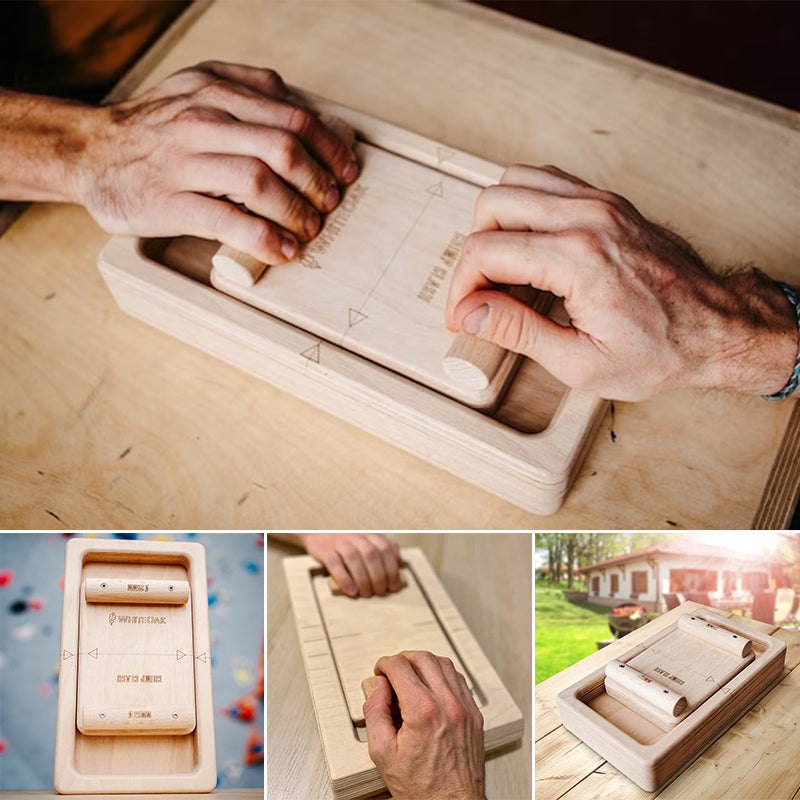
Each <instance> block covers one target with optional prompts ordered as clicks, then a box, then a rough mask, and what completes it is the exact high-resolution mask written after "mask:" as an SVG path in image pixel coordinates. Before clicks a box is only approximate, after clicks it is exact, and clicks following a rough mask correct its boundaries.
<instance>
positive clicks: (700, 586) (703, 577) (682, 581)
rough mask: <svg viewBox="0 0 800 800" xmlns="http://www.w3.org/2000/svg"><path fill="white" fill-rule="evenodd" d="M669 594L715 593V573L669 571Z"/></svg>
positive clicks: (683, 570) (707, 570) (689, 570)
mask: <svg viewBox="0 0 800 800" xmlns="http://www.w3.org/2000/svg"><path fill="white" fill-rule="evenodd" d="M669 590H670V591H671V592H683V593H685V592H716V591H717V572H716V570H713V569H671V570H670V571H669Z"/></svg>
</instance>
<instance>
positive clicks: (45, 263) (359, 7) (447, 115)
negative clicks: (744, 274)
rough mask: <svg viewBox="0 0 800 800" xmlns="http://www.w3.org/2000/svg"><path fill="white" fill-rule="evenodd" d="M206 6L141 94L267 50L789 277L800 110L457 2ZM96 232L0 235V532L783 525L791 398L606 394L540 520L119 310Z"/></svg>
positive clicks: (41, 214)
mask: <svg viewBox="0 0 800 800" xmlns="http://www.w3.org/2000/svg"><path fill="white" fill-rule="evenodd" d="M199 10H200V11H202V13H195V14H194V16H195V19H194V20H193V22H192V24H191V25H189V26H188V27H186V29H178V30H177V32H176V31H173V32H172V33H171V34H170V35H169V36H168V39H167V40H166V41H167V44H169V45H170V46H171V49H168V48H163V47H162V48H161V49H159V50H158V51H157V52H156V55H155V56H153V57H150V58H148V59H145V62H144V64H143V66H141V67H140V68H139V69H138V70H137V71H135V72H134V73H133V74H132V75H131V76H130V77H129V79H128V80H126V81H125V82H124V84H123V85H124V87H126V89H130V88H131V87H134V86H136V85H137V84H138V83H140V82H141V84H142V85H145V86H149V85H152V84H153V83H155V82H156V81H157V80H159V79H161V78H163V77H165V76H166V75H168V74H170V73H172V72H173V71H175V70H177V69H179V68H181V67H184V66H187V65H190V64H193V63H196V62H198V61H200V60H203V59H209V58H218V59H227V60H232V61H239V62H248V63H252V64H259V65H265V66H271V67H274V68H276V69H277V70H279V71H280V72H281V73H282V74H283V75H284V77H285V78H286V80H287V81H288V82H290V83H292V84H294V85H297V86H300V87H303V88H305V89H308V90H311V91H313V92H315V93H317V94H321V95H323V96H327V97H329V98H331V99H334V100H337V101H339V102H343V103H345V104H348V105H350V106H353V107H355V108H357V109H359V110H363V111H366V112H368V113H370V114H372V115H373V116H376V117H380V118H383V119H386V120H388V121H390V122H392V123H395V124H398V125H401V126H403V127H406V128H408V129H410V130H413V131H415V132H418V133H420V134H423V135H424V136H427V137H431V138H433V139H436V140H441V141H444V142H447V143H449V144H452V145H454V146H456V147H458V148H461V149H463V150H465V151H467V152H471V153H474V154H476V155H479V156H481V157H483V158H486V159H488V160H491V161H494V162H496V163H501V164H511V163H514V162H525V163H532V164H546V163H554V164H558V165H560V166H561V167H563V168H564V169H567V170H569V171H572V172H574V173H576V174H578V175H581V176H582V177H584V178H585V179H587V180H589V181H592V182H594V183H596V184H598V185H602V186H605V187H610V188H613V189H614V190H615V191H617V192H619V193H621V194H624V195H626V196H627V197H629V198H630V199H631V200H632V201H633V202H634V203H636V204H637V205H638V206H639V208H640V209H641V210H642V211H643V212H644V213H645V214H646V215H648V216H650V217H653V218H655V219H657V220H661V221H669V222H670V224H671V225H672V226H673V227H674V228H675V229H677V230H678V231H681V232H682V233H684V234H685V235H687V236H688V237H689V238H690V239H691V241H692V242H693V243H694V244H695V245H696V246H697V247H698V248H699V249H700V251H701V252H703V253H704V254H706V255H707V256H708V257H709V258H710V259H711V260H712V261H713V262H714V263H717V264H720V265H729V264H737V263H741V262H743V261H752V262H754V263H756V264H758V265H760V266H762V267H763V268H765V269H766V270H767V271H769V272H770V273H771V274H772V275H774V276H775V277H780V278H784V279H788V280H797V279H799V278H800V260H798V257H797V254H798V252H800V247H799V246H798V245H799V244H800V181H798V178H797V176H798V174H800V114H797V113H794V112H790V111H787V110H784V109H781V108H778V107H776V106H773V105H769V104H766V103H763V102H760V101H756V100H753V99H750V98H747V97H744V96H742V95H739V94H736V93H734V92H731V91H727V90H723V89H719V88H716V87H713V86H711V85H708V84H705V83H702V82H700V81H697V80H694V79H690V78H687V77H685V76H681V75H679V74H676V73H673V72H670V71H668V70H666V69H663V68H658V67H655V66H651V65H648V64H646V63H644V62H642V61H639V60H635V59H632V58H630V57H627V56H623V55H620V54H617V53H614V52H611V51H608V50H605V49H603V48H600V47H597V46H594V45H592V44H589V43H585V42H581V41H578V40H575V39H572V38H570V37H568V36H565V35H562V34H559V33H556V32H553V31H549V30H546V29H543V28H541V27H538V26H535V25H532V24H530V23H526V22H524V21H520V20H517V19H514V18H511V17H507V16H504V15H501V14H498V13H496V12H494V11H491V10H488V9H484V8H481V7H477V6H474V5H471V4H468V3H460V2H455V3H451V2H435V1H431V2H417V1H414V2H403V3H388V2H363V1H362V0H337V2H328V0H305V2H290V1H289V0H285V1H284V0H262V1H259V0H236V2H233V1H232V0H218V2H215V3H212V4H210V5H208V7H207V8H206V7H201V8H200V9H199ZM165 50H166V54H165ZM106 239H107V237H106V235H105V234H104V233H103V232H102V231H101V230H100V229H99V228H98V227H97V225H96V224H95V223H94V222H93V221H92V220H91V219H90V217H89V216H88V214H87V213H86V212H85V211H84V210H82V209H80V208H77V207H74V206H56V205H48V204H37V205H34V206H32V207H31V208H30V209H29V210H28V211H26V212H25V213H24V214H23V215H22V217H21V218H20V219H18V220H17V222H16V223H14V224H13V225H12V227H11V228H10V229H9V230H8V231H7V232H6V233H5V235H4V236H3V237H2V238H0V270H2V283H1V284H0V309H2V314H0V342H2V346H0V372H1V373H2V379H0V409H2V410H1V411H0V414H2V422H1V423H0V527H5V528H36V529H42V528H60V527H63V528H73V529H74V528H78V529H81V528H83V529H85V528H106V529H115V528H120V529H125V528H131V529H143V528H221V529H228V528H258V529H261V528H264V527H267V528H269V527H272V528H296V529H306V528H308V529H316V528H398V529H403V528H433V529H462V528H483V529H531V528H542V527H547V528H558V529H581V528H617V527H619V528H630V529H644V528H673V527H674V528H706V527H709V528H735V529H738V528H747V527H749V526H750V524H751V521H752V520H753V519H754V515H756V513H757V512H758V513H759V518H758V519H759V524H763V525H765V526H766V525H778V526H780V527H785V524H786V523H785V519H786V514H787V513H789V509H790V508H791V506H792V504H793V502H794V499H795V497H796V487H797V481H798V473H800V458H798V457H797V452H798V450H799V449H800V437H798V436H797V435H796V433H793V434H791V435H790V436H789V438H788V440H787V441H788V444H787V447H788V449H787V450H786V451H785V453H784V461H783V462H782V465H781V466H780V467H779V468H778V469H777V470H776V472H775V474H774V475H773V477H772V479H771V481H770V487H771V488H770V491H769V492H768V495H767V498H766V501H765V503H766V505H765V506H761V507H760V502H761V498H762V493H763V491H764V488H765V485H766V484H767V482H768V478H769V475H770V468H771V466H772V465H773V463H774V462H775V460H776V456H777V454H778V452H779V447H780V443H781V439H782V437H783V434H784V431H785V430H787V426H788V425H789V422H790V416H791V414H792V410H793V407H794V405H795V404H794V403H793V402H792V401H789V402H785V403H777V404H776V403H765V402H763V401H761V400H759V399H757V398H752V397H740V396H736V395H735V394H723V393H714V392H678V393H674V394H670V395H665V396H663V397H660V398H658V399H654V400H651V401H648V402H644V403H638V404H630V403H616V404H614V406H613V409H612V410H611V411H610V412H609V414H608V415H607V417H606V418H605V420H604V422H603V423H602V425H601V429H600V431H599V434H598V436H597V439H596V440H595V443H594V445H593V446H592V447H591V449H590V451H589V454H588V457H587V459H586V462H585V464H584V466H583V468H582V470H581V471H580V473H579V475H578V477H577V480H576V484H575V486H574V488H573V490H572V492H571V493H570V494H569V495H568V497H567V500H566V503H565V505H564V506H563V507H562V509H561V510H560V511H559V512H558V513H557V514H555V515H553V516H550V517H537V516H534V515H532V514H530V513H527V512H525V511H523V510H521V509H520V508H518V507H516V506H513V505H511V504H509V503H507V502H506V501H504V500H501V499H499V498H497V497H495V496H494V495H491V494H489V493H487V492H485V491H483V490H480V489H477V488H474V487H473V486H471V485H470V484H468V483H466V482H464V481H462V480H460V479H458V478H455V477H453V476H451V475H450V474H448V473H446V472H445V471H443V470H442V469H439V468H437V467H434V466H431V465H430V464H428V463H426V462H424V461H422V460H420V459H419V458H416V457H413V456H411V455H409V454H407V453H405V452H403V451H401V450H400V449H398V448H396V447H394V446H390V445H388V444H385V443H384V442H382V441H381V440H379V439H377V438H375V437H374V436H371V435H369V434H367V433H365V432H363V431H361V430H359V429H358V428H356V427H354V426H352V425H350V424H347V423H344V422H341V421H339V420H337V419H335V418H334V417H332V416H330V415H328V414H326V413H323V412H321V411H319V410H317V409H315V408H312V407H311V406H309V405H307V404H306V403H304V402H301V401H299V400H297V399H295V398H293V397H292V396H290V395H288V394H285V393H282V392H280V391H278V390H276V389H274V388H272V387H271V386H269V385H266V384H264V383H262V382H260V381H258V380H256V379H255V378H252V377H250V376H249V375H246V374H244V373H242V372H240V371H238V370H237V369H235V368H232V367H230V366H228V365H226V364H224V363H221V362H219V361H217V360H215V359H213V358H211V357H209V356H207V355H204V354H203V353H201V352H199V351H197V350H195V349H193V348H192V347H190V346H187V345H186V344H182V343H180V342H178V341H176V340H175V339H173V338H171V337H170V336H168V335H166V334H164V333H161V332H159V331H157V330H153V329H150V328H149V327H147V326H146V325H144V324H142V323H140V322H138V321H136V320H134V319H131V318H129V317H127V316H126V315H125V314H124V313H122V312H121V311H120V310H119V308H118V307H117V306H116V304H115V302H114V301H113V299H112V297H111V295H110V294H109V292H108V291H107V289H106V287H105V286H104V284H103V281H102V280H101V278H100V275H99V274H98V271H97V268H96V266H95V260H96V257H97V253H98V252H99V250H100V249H101V247H102V246H103V244H104V243H105V241H106ZM798 420H800V414H797V413H796V414H795V424H796V423H797V422H798ZM792 430H793V431H796V428H794V427H793V428H792ZM786 453H788V455H786Z"/></svg>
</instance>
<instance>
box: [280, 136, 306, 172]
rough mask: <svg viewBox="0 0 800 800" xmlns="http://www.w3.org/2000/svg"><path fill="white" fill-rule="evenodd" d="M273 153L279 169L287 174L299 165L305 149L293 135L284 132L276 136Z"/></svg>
mask: <svg viewBox="0 0 800 800" xmlns="http://www.w3.org/2000/svg"><path fill="white" fill-rule="evenodd" d="M275 153H276V159H277V162H278V163H279V164H280V165H281V168H282V169H283V170H284V171H287V172H289V171H292V170H294V169H295V168H296V167H297V165H298V164H300V163H301V161H302V158H303V155H305V148H304V147H303V145H302V144H301V142H300V140H299V139H298V138H297V136H295V134H294V133H292V132H291V131H288V130H284V131H280V132H278V134H277V137H276V141H275Z"/></svg>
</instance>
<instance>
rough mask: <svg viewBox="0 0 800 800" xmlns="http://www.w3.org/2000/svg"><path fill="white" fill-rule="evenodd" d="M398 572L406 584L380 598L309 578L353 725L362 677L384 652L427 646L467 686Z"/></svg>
mask: <svg viewBox="0 0 800 800" xmlns="http://www.w3.org/2000/svg"><path fill="white" fill-rule="evenodd" d="M400 571H401V574H402V575H403V578H404V580H405V582H406V586H405V587H404V588H402V589H400V590H399V591H397V592H390V593H388V594H386V595H384V596H383V597H377V596H375V597H368V598H365V597H348V596H347V595H345V594H340V595H334V594H333V592H332V591H331V587H330V584H329V582H328V581H327V580H326V579H325V577H324V576H323V575H315V576H314V579H313V583H314V594H315V595H316V598H317V603H318V604H319V610H320V614H321V616H322V620H323V623H324V625H325V631H326V634H327V636H328V641H329V642H330V646H331V652H332V653H333V658H334V660H335V661H336V669H337V671H338V673H339V678H340V680H341V682H342V688H343V690H344V693H345V697H346V699H347V706H348V709H349V711H350V719H352V720H353V722H354V723H356V724H357V725H362V724H364V714H363V713H362V711H361V707H362V705H363V703H364V694H363V692H362V691H361V681H362V680H363V679H364V678H365V677H367V676H368V675H372V674H373V667H374V666H375V662H376V661H377V660H378V659H379V658H380V657H381V656H384V655H386V654H387V653H396V652H399V651H400V650H430V651H431V652H432V653H436V655H439V656H446V657H447V658H449V659H451V660H452V661H453V663H454V664H455V667H456V669H457V670H458V671H459V672H460V673H461V674H462V675H464V676H465V677H466V678H467V683H468V684H469V685H470V689H472V682H471V680H470V678H469V674H468V672H467V670H466V669H465V668H464V665H463V664H462V663H461V660H460V659H459V657H458V654H457V653H456V652H455V651H454V650H453V648H452V646H451V644H450V641H449V640H448V638H447V636H446V635H445V633H444V631H443V630H442V627H441V625H440V624H439V622H438V620H437V619H436V617H435V616H434V614H433V612H432V610H431V607H430V606H429V605H428V601H427V600H426V599H425V597H424V595H423V594H422V590H421V589H420V587H419V584H418V583H417V581H416V579H415V578H414V576H413V573H411V572H410V571H409V570H408V569H405V568H402V569H401V570H400ZM479 704H480V703H479Z"/></svg>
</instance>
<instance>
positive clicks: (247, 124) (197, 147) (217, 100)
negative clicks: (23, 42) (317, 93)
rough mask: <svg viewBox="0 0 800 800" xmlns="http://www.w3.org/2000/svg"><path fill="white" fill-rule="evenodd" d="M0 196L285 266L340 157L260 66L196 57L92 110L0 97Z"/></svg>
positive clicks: (351, 169)
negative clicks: (57, 204)
mask: <svg viewBox="0 0 800 800" xmlns="http://www.w3.org/2000/svg"><path fill="white" fill-rule="evenodd" d="M0 118H2V119H3V122H2V123H0V140H1V141H2V143H3V151H2V152H0V168H2V169H0V197H4V198H5V199H16V200H40V199H44V200H49V199H56V200H69V201H72V202H79V203H81V204H83V205H85V206H86V208H87V209H88V210H89V212H90V213H91V214H92V216H93V217H94V218H95V219H96V220H97V221H98V222H99V223H100V225H101V226H102V227H103V228H105V229H106V230H107V231H109V232H112V233H127V234H136V235H141V236H176V235H180V234H189V235H195V236H201V237H204V238H207V239H218V240H219V241H221V242H223V243H225V244H228V245H231V246H232V247H234V248H236V249H238V250H242V251H244V252H245V253H249V254H250V255H251V256H253V257H254V258H257V259H259V260H261V261H264V262H267V263H270V264H278V263H283V262H285V261H286V260H288V259H290V258H292V257H293V256H294V255H295V254H296V252H297V249H298V246H299V245H298V243H299V242H307V241H308V240H309V239H311V238H312V237H313V236H315V235H316V233H317V232H318V231H319V229H320V226H321V219H320V215H321V214H324V213H327V212H328V211H331V210H332V209H333V208H334V207H335V206H336V205H337V204H338V202H339V198H340V188H339V187H340V184H348V183H351V182H352V181H353V180H355V178H356V176H357V174H358V166H357V164H356V161H355V156H354V153H353V150H352V148H351V144H352V142H345V141H343V140H342V139H341V138H339V136H337V135H336V134H334V133H333V132H332V131H331V130H330V128H328V127H327V126H326V125H324V124H323V123H322V122H321V121H320V120H319V119H318V118H317V117H316V116H315V115H314V114H313V113H311V112H310V111H308V110H307V109H305V108H303V107H301V106H299V105H298V104H297V102H296V101H295V100H294V99H293V98H291V97H290V96H289V94H288V92H287V91H286V88H285V87H284V85H283V81H282V80H281V79H280V77H279V76H278V75H277V74H276V73H275V72H273V71H272V70H268V69H258V68H255V67H248V66H242V65H237V64H226V63H223V62H218V61H209V62H206V63H203V64H199V65H197V66H195V67H192V68H189V69H184V70H181V71H180V72H177V73H175V74H174V75H172V76H170V77H168V78H166V79H165V80H164V81H162V82H161V83H160V84H158V85H157V86H155V87H154V88H152V89H150V90H149V91H147V92H145V93H144V94H142V95H141V96H139V97H135V98H133V99H131V100H127V101H125V102H122V103H118V104H116V105H111V106H106V107H101V108H93V107H89V106H84V105H81V104H78V103H70V102H68V101H61V100H55V99H53V98H44V97H37V96H34V95H21V94H17V93H14V92H3V91H0Z"/></svg>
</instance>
